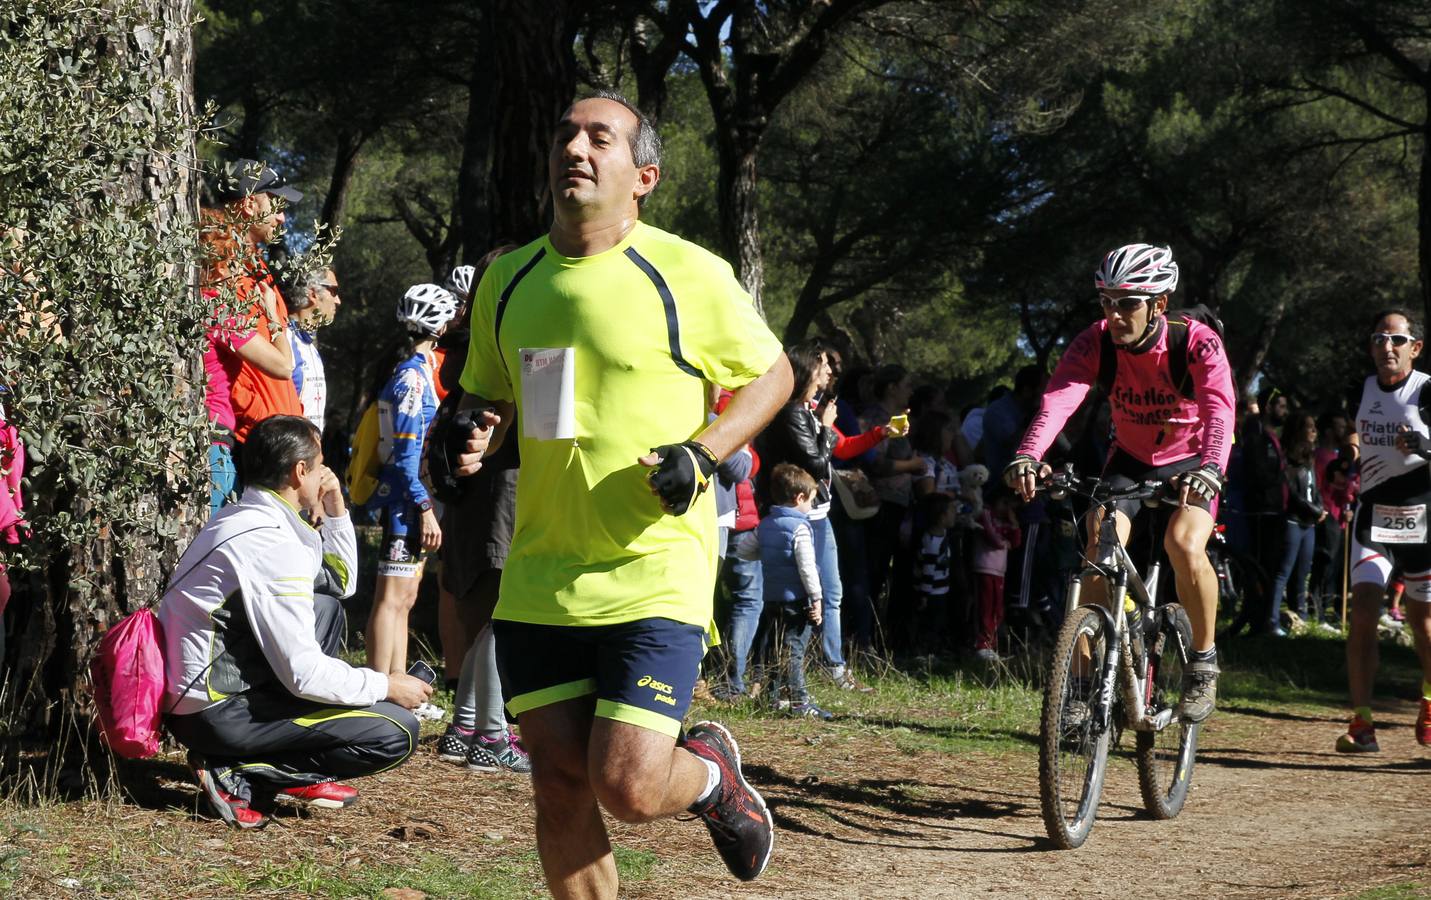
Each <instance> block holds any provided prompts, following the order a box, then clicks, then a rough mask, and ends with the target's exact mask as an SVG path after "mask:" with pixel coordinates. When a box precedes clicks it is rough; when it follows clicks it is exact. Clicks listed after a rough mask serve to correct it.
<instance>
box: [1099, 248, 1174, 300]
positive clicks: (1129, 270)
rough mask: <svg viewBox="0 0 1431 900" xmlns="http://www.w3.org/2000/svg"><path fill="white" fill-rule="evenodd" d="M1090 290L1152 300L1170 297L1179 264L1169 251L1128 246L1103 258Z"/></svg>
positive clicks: (1171, 251) (1166, 249) (1167, 249)
mask: <svg viewBox="0 0 1431 900" xmlns="http://www.w3.org/2000/svg"><path fill="white" fill-rule="evenodd" d="M1093 286H1094V287H1096V288H1098V290H1100V291H1142V292H1145V293H1148V294H1152V295H1153V296H1155V297H1156V296H1158V295H1160V294H1171V293H1172V292H1173V291H1175V290H1177V288H1178V264H1177V263H1175V262H1173V250H1172V248H1171V247H1154V246H1153V245H1152V244H1128V245H1127V246H1124V247H1119V248H1118V249H1117V250H1114V251H1113V252H1112V253H1109V254H1108V255H1107V256H1105V257H1103V265H1101V266H1099V267H1098V271H1097V272H1094V273H1093Z"/></svg>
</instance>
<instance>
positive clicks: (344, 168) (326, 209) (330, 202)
mask: <svg viewBox="0 0 1431 900" xmlns="http://www.w3.org/2000/svg"><path fill="white" fill-rule="evenodd" d="M367 140H368V136H367V135H366V134H364V133H363V132H361V131H359V130H357V129H350V128H344V129H343V130H342V131H340V132H339V133H338V145H337V147H335V148H334V150H333V173H332V175H331V176H330V177H329V179H328V193H327V195H326V196H324V198H323V212H322V214H321V215H320V216H319V218H318V221H319V222H320V223H322V226H323V228H324V229H325V230H326V231H328V232H331V231H332V230H333V229H335V228H337V227H339V226H340V225H342V224H343V213H344V211H345V210H346V209H347V206H348V188H349V187H350V186H351V185H352V183H353V172H354V171H356V169H357V167H358V154H359V153H360V152H361V151H362V149H363V144H365V143H367ZM321 236H322V235H320V237H321Z"/></svg>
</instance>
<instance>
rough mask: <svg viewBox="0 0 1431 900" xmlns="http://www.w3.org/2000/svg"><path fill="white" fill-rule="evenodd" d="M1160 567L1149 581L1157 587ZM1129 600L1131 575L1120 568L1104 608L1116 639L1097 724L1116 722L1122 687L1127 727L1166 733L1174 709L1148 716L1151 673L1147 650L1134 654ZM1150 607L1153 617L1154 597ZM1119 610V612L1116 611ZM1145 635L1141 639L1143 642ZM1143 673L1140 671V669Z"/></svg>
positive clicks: (1102, 675)
mask: <svg viewBox="0 0 1431 900" xmlns="http://www.w3.org/2000/svg"><path fill="white" fill-rule="evenodd" d="M1157 574H1158V567H1157V566H1156V564H1155V565H1154V566H1153V568H1152V570H1151V572H1150V575H1151V576H1152V577H1151V578H1150V579H1149V581H1150V584H1156V583H1157V581H1156V579H1157ZM1127 598H1128V576H1127V572H1126V571H1125V570H1123V569H1119V570H1118V571H1117V574H1116V575H1115V577H1114V579H1113V583H1112V584H1111V585H1109V590H1108V600H1109V603H1108V606H1107V608H1105V609H1103V612H1104V613H1106V614H1107V616H1108V618H1109V619H1111V620H1112V625H1113V634H1114V640H1113V645H1112V647H1110V648H1109V651H1108V658H1107V659H1106V660H1104V663H1103V671H1102V672H1101V673H1100V678H1099V685H1100V689H1099V695H1098V704H1097V710H1098V712H1097V722H1098V725H1099V727H1101V728H1107V727H1108V726H1109V725H1111V724H1112V719H1113V692H1114V691H1115V690H1118V689H1119V688H1120V687H1121V689H1122V691H1123V704H1124V713H1125V716H1124V717H1125V720H1126V721H1125V724H1126V725H1127V726H1128V727H1130V728H1132V729H1134V730H1135V731H1162V730H1163V729H1164V728H1166V727H1168V725H1169V724H1171V722H1172V720H1173V714H1174V710H1172V709H1171V708H1170V709H1164V710H1161V711H1159V712H1158V713H1157V714H1156V715H1149V714H1148V705H1147V702H1146V700H1145V698H1146V696H1147V692H1148V684H1147V678H1149V677H1150V673H1149V672H1148V671H1147V668H1148V666H1147V652H1148V650H1147V648H1146V647H1142V652H1141V653H1138V652H1134V647H1133V636H1132V635H1131V633H1130V631H1129V629H1128V616H1127V615H1126V613H1125V609H1124V604H1125V603H1126V601H1127ZM1149 600H1150V602H1149V604H1148V607H1149V608H1148V611H1147V613H1146V614H1147V615H1151V614H1152V611H1153V609H1154V606H1153V603H1152V602H1151V598H1149ZM1115 610H1116V612H1115ZM1141 637H1142V636H1141V635H1139V638H1140V639H1141ZM1140 668H1141V669H1142V670H1143V671H1141V672H1140V671H1138V670H1139V669H1140Z"/></svg>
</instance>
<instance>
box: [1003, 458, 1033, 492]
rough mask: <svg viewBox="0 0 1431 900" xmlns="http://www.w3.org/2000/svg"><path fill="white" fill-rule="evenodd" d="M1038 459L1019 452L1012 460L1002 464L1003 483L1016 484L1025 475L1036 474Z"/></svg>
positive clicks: (1009, 485)
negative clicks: (1005, 464)
mask: <svg viewBox="0 0 1431 900" xmlns="http://www.w3.org/2000/svg"><path fill="white" fill-rule="evenodd" d="M1038 468H1039V461H1038V460H1036V459H1034V458H1033V457H1032V456H1029V455H1028V454H1027V453H1020V454H1018V455H1017V456H1015V457H1014V459H1013V461H1012V462H1010V463H1009V464H1008V465H1007V466H1004V473H1003V478H1004V484H1005V485H1007V486H1008V487H1014V486H1016V485H1017V484H1018V483H1019V482H1020V481H1022V480H1023V478H1024V476H1026V475H1037V474H1038Z"/></svg>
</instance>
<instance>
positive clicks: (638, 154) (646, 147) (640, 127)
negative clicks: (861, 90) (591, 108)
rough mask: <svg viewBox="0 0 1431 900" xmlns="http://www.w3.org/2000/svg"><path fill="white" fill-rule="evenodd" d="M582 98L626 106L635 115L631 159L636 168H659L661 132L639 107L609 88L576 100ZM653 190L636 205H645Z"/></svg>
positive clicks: (658, 183) (578, 100)
mask: <svg viewBox="0 0 1431 900" xmlns="http://www.w3.org/2000/svg"><path fill="white" fill-rule="evenodd" d="M582 100H610V101H611V102H612V103H620V104H621V105H622V106H624V107H626V109H627V111H628V112H630V113H631V115H633V116H635V117H636V133H635V134H633V135H631V138H630V141H631V159H632V161H634V162H635V163H636V168H638V169H639V168H641V167H642V166H656V167H657V168H660V166H661V133H660V132H659V131H657V130H656V123H655V122H652V121H651V118H650V117H649V116H647V115H646V114H645V113H644V112H642V111H641V107H639V106H637V105H636V104H634V103H632V102H631V101H630V100H627V99H626V97H625V95H624V94H621V93H619V92H617V91H609V90H599V91H593V92H592V93H591V94H589V95H587V96H584V97H580V98H578V99H577V102H581V101H582ZM659 186H660V182H657V187H659ZM655 192H656V188H652V189H651V192H650V193H648V194H646V195H645V196H643V197H641V198H640V199H638V200H637V201H636V205H637V206H639V207H644V206H645V205H646V198H647V197H650V196H651V194H654V193H655Z"/></svg>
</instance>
